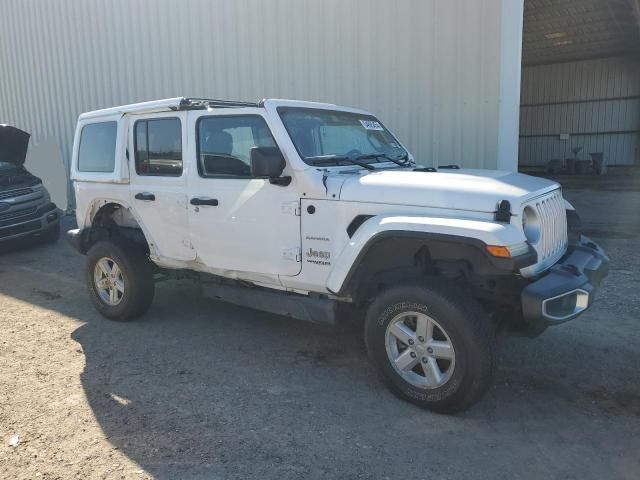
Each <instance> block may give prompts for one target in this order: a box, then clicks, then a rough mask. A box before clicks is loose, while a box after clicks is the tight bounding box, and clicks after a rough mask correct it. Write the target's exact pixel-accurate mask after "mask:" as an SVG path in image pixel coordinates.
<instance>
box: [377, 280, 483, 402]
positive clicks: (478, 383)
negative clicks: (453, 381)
mask: <svg viewBox="0 0 640 480" xmlns="http://www.w3.org/2000/svg"><path fill="white" fill-rule="evenodd" d="M430 295H437V296H438V297H439V299H438V301H440V302H442V303H443V304H446V308H448V309H450V310H452V311H458V312H459V313H460V314H461V315H462V317H463V318H465V319H466V320H467V321H466V322H465V328H468V329H471V334H472V337H473V338H474V341H475V343H476V345H477V347H479V350H480V351H481V352H484V355H482V356H481V357H482V358H477V359H474V364H475V363H476V362H481V364H480V365H479V366H480V368H478V369H477V371H478V372H479V375H478V376H477V378H475V379H474V381H473V383H472V384H471V385H467V388H465V389H464V391H463V392H460V393H459V394H456V395H454V397H455V398H452V399H451V400H450V401H448V402H444V403H441V404H439V403H434V404H429V403H426V402H423V401H420V400H417V399H415V398H411V397H408V396H407V395H406V394H404V392H403V391H402V389H400V388H399V387H398V386H397V385H396V384H395V383H394V382H393V380H392V379H390V378H389V377H388V376H387V375H386V374H385V373H384V371H382V369H379V371H380V372H379V373H380V374H381V375H382V378H383V380H384V381H385V383H386V384H387V386H389V387H390V388H391V390H392V391H393V392H394V393H396V394H399V395H400V396H401V397H402V398H404V399H406V400H409V401H411V402H412V403H415V404H417V405H419V406H421V407H423V408H428V409H431V410H434V411H436V412H439V413H454V412H457V411H462V410H465V409H467V408H469V407H470V406H471V405H473V404H474V403H476V402H477V401H478V400H479V399H480V398H481V397H482V396H483V395H484V393H485V392H486V390H487V389H488V387H489V386H490V385H491V378H492V375H493V370H494V368H495V354H494V352H495V327H494V325H493V323H492V322H491V321H490V319H489V318H488V317H487V316H486V315H485V314H484V312H483V311H482V308H481V307H480V305H479V304H478V302H477V301H476V300H475V299H473V298H472V297H471V296H465V295H463V294H462V293H461V291H460V288H458V287H456V286H455V285H452V284H449V283H447V282H443V281H442V279H426V280H424V281H422V282H420V283H415V282H413V283H408V284H401V285H397V286H394V287H390V288H388V289H387V290H385V291H383V292H381V293H380V295H379V296H378V297H377V298H376V299H375V300H374V301H373V302H372V304H371V306H370V308H369V311H368V312H367V318H366V322H365V343H366V346H367V351H368V353H369V357H370V358H371V360H372V361H373V362H374V364H376V363H378V361H377V359H376V357H375V354H374V349H373V346H372V344H371V342H372V332H371V329H372V328H375V323H376V321H377V318H378V317H377V315H375V314H376V312H382V310H383V309H384V308H383V307H382V305H385V304H388V303H389V302H393V300H392V299H393V298H396V297H398V296H406V297H407V298H421V297H422V298H424V297H425V296H427V297H428V296H430ZM387 361H388V360H387ZM475 366H478V365H475Z"/></svg>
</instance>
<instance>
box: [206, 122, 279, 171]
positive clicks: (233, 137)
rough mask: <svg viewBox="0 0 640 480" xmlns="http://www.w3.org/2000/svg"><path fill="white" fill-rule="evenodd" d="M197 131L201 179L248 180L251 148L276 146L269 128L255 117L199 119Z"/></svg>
mask: <svg viewBox="0 0 640 480" xmlns="http://www.w3.org/2000/svg"><path fill="white" fill-rule="evenodd" d="M196 130H197V137H198V172H199V173H200V176H201V177H219V176H224V177H229V176H231V177H239V178H248V177H250V176H251V168H250V162H251V160H250V156H251V149H252V148H253V147H275V146H276V143H275V141H274V140H273V136H272V135H271V132H270V131H269V127H267V124H266V122H265V121H264V119H263V118H262V117H260V116H258V115H234V116H229V117H202V118H200V120H199V121H198V124H197V126H196Z"/></svg>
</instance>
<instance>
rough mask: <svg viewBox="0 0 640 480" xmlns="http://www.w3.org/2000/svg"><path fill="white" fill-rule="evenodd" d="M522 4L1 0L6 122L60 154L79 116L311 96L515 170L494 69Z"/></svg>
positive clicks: (512, 50)
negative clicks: (144, 105) (173, 103)
mask: <svg viewBox="0 0 640 480" xmlns="http://www.w3.org/2000/svg"><path fill="white" fill-rule="evenodd" d="M522 9H523V5H522V0H448V1H441V0H427V1H425V0H405V1H402V2H389V1H386V0H324V1H321V2H319V1H305V0H302V1H300V0H269V1H263V0H214V1H211V0H188V1H177V0H162V1H149V0H147V1H126V0H115V1H110V2H104V1H101V0H90V1H82V2H79V1H74V0H55V1H47V2H41V1H32V0H4V1H3V2H2V3H1V4H0V77H1V81H0V119H2V121H5V122H9V123H13V124H15V125H17V126H19V127H20V128H24V129H26V130H29V131H31V132H33V133H34V135H35V138H36V140H38V139H41V138H43V137H49V136H53V137H55V138H56V139H57V141H58V142H59V144H60V146H61V148H62V151H63V154H64V158H65V159H66V158H68V157H69V154H70V147H71V141H72V137H73V129H74V125H75V121H76V119H77V116H78V114H79V113H81V112H84V111H87V110H92V109H97V108H103V107H108V106H114V105H120V104H125V103H131V102H138V101H144V100H150V99H157V98H165V97H175V96H180V95H187V96H197V97H208V98H230V99H236V100H251V101H256V100H260V99H261V98H264V97H280V98H296V99H305V100H318V101H326V102H330V103H340V104H346V105H351V106H357V107H360V108H365V109H369V110H371V111H374V112H376V113H377V114H378V115H379V116H380V117H381V118H382V119H383V120H384V121H385V122H386V123H387V124H388V125H389V126H390V128H391V129H392V130H394V131H395V132H396V133H397V134H398V135H399V137H400V138H401V140H402V141H403V142H406V144H407V145H408V146H409V147H410V149H411V150H412V151H413V153H414V154H415V155H416V157H417V158H418V159H419V160H420V162H422V163H425V164H428V165H431V164H437V163H439V162H440V163H443V162H444V163H459V164H463V165H467V166H474V167H487V168H491V167H493V168H495V167H496V166H498V164H500V162H502V163H503V165H502V166H504V167H506V168H512V169H515V168H517V165H516V163H515V154H516V151H517V129H515V130H513V128H512V129H511V130H508V131H507V132H503V133H501V129H500V128H499V125H500V123H501V122H503V124H506V125H513V120H514V118H515V120H516V121H517V115H518V112H517V102H518V94H519V85H518V83H519V68H516V69H515V70H514V69H511V71H510V72H509V71H507V70H505V69H504V68H502V67H501V64H502V63H503V62H504V61H505V59H506V58H513V57H514V56H515V62H516V65H517V64H518V63H519V61H520V49H519V47H518V45H517V44H516V45H512V43H510V42H512V41H513V40H514V38H513V33H512V32H511V31H510V30H513V29H514V25H515V35H516V36H517V35H521V22H522ZM460 32H464V34H463V35H461V34H460ZM507 34H508V41H506V40H505V39H504V38H502V37H507ZM515 40H516V42H517V41H518V38H516V39H515ZM514 73H515V76H514ZM501 117H502V118H501ZM503 130H504V129H502V131H503ZM500 135H506V137H504V138H499V136H500ZM499 145H500V147H499ZM500 155H502V158H500Z"/></svg>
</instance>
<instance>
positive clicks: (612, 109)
mask: <svg viewBox="0 0 640 480" xmlns="http://www.w3.org/2000/svg"><path fill="white" fill-rule="evenodd" d="M574 148H582V151H581V153H580V158H583V159H589V158H590V157H589V155H588V154H589V153H591V152H602V153H604V155H605V158H606V159H607V160H608V163H609V164H610V165H633V164H634V163H637V162H639V161H640V62H638V61H637V60H636V59H634V58H629V57H614V58H604V59H596V60H586V61H581V62H570V63H561V64H554V65H545V66H533V67H526V68H525V69H524V70H523V78H522V110H521V119H520V164H521V165H545V164H546V163H547V162H548V161H549V160H550V159H554V158H557V159H566V158H573V156H574V154H573V149H574Z"/></svg>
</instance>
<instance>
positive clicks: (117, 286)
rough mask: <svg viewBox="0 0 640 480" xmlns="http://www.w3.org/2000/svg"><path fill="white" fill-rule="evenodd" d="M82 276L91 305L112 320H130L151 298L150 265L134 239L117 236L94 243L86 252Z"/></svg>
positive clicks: (144, 309)
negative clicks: (130, 240)
mask: <svg viewBox="0 0 640 480" xmlns="http://www.w3.org/2000/svg"><path fill="white" fill-rule="evenodd" d="M85 277H86V282H87V286H88V288H89V295H90V297H91V300H92V302H93V304H94V305H95V307H96V308H97V309H98V311H99V312H100V313H101V314H102V315H104V316H105V317H107V318H109V319H111V320H117V321H127V320H132V319H134V318H135V317H138V316H140V315H142V314H143V313H145V312H146V311H147V310H148V309H149V306H150V305H151V302H152V301H153V295H154V292H155V283H154V278H153V265H152V264H151V261H150V260H149V258H148V256H147V254H146V252H145V251H144V249H143V248H142V247H140V246H139V245H137V244H135V243H133V242H129V241H126V240H122V239H120V240H115V241H101V242H98V243H96V244H95V245H93V246H92V247H91V248H90V249H89V251H88V252H87V263H86V269H85Z"/></svg>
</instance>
